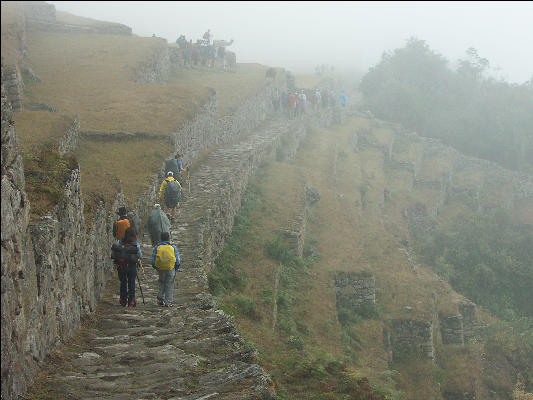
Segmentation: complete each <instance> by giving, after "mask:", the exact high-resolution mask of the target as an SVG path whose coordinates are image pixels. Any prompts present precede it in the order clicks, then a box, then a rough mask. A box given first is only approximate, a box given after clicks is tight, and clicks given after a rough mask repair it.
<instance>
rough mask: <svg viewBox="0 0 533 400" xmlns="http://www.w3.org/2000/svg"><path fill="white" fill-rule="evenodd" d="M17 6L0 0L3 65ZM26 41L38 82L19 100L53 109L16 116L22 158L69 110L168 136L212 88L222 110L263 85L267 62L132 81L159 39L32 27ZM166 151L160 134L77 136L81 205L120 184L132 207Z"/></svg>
mask: <svg viewBox="0 0 533 400" xmlns="http://www.w3.org/2000/svg"><path fill="white" fill-rule="evenodd" d="M19 6H20V5H19V4H18V3H15V2H11V3H8V4H7V5H6V4H5V2H2V56H3V57H4V59H5V60H6V61H11V62H15V61H16V60H17V57H19V56H18V53H17V46H18V45H17V42H16V37H17V32H18V31H19V30H20V27H21V24H20V23H19V22H20V18H21V15H22V14H21V9H20V7H19ZM4 11H5V12H4ZM57 19H58V21H62V22H66V23H70V24H100V23H102V24H107V23H105V22H102V21H96V20H90V19H86V18H83V17H78V16H74V15H71V14H68V13H62V12H58V13H57ZM4 39H5V40H4ZM26 43H27V47H28V64H29V65H31V66H32V68H33V69H34V71H35V72H36V74H37V75H38V76H39V77H40V79H41V82H39V83H34V82H25V87H24V101H25V102H40V103H47V104H50V105H52V106H54V107H56V108H58V109H59V111H60V112H59V113H57V114H56V113H46V112H35V111H24V112H21V113H17V114H15V117H14V119H15V122H16V126H17V132H18V134H19V136H20V138H21V143H22V146H23V149H24V150H23V151H24V152H25V153H26V154H27V155H29V156H30V157H31V154H30V153H28V152H30V151H33V153H35V154H36V153H38V152H39V149H40V147H42V146H43V145H44V144H47V145H49V147H50V148H53V147H54V146H56V145H57V143H58V141H59V139H60V138H61V136H62V135H63V133H64V131H65V129H64V128H66V126H68V124H66V121H71V120H72V119H73V118H74V116H75V115H78V116H79V120H80V127H81V130H82V131H90V130H95V131H104V132H110V133H113V132H152V133H162V134H165V135H166V134H169V133H173V132H177V131H178V130H179V128H180V126H181V125H182V124H183V123H184V122H186V121H187V120H189V119H191V118H192V117H193V116H194V115H195V114H196V113H197V112H198V110H199V108H200V106H201V105H202V104H203V103H204V102H205V100H206V99H207V97H208V95H209V89H210V88H214V89H215V90H216V91H217V93H218V102H219V111H220V114H221V115H224V114H227V113H230V112H231V111H232V110H233V109H235V108H236V107H237V106H238V105H239V104H241V103H242V102H243V100H244V99H246V98H247V97H249V96H250V95H251V94H253V93H255V92H257V90H258V89H260V88H261V87H262V86H263V85H264V84H265V82H264V73H265V70H266V69H267V67H265V66H261V65H258V64H238V65H237V69H236V73H234V74H231V73H221V72H212V71H197V70H182V69H174V70H173V71H172V72H171V77H170V80H169V83H168V84H142V83H136V82H133V81H132V80H131V78H132V76H133V69H134V68H135V67H136V66H137V65H138V64H139V63H142V62H143V61H145V60H146V59H148V58H149V57H150V55H151V54H152V53H153V52H154V51H157V49H158V48H159V47H160V46H166V45H167V44H166V41H164V40H162V39H159V38H142V37H138V36H122V35H96V34H65V33H49V32H31V31H30V32H27V35H26ZM172 150H173V149H172V148H171V146H170V145H169V142H168V139H166V138H164V137H161V138H153V139H131V140H127V141H124V140H122V141H118V140H104V139H92V138H82V139H81V141H80V146H79V147H78V151H77V154H76V158H77V159H78V161H79V163H80V167H81V173H82V186H83V187H82V192H83V195H84V199H85V203H86V211H91V210H92V209H93V208H94V206H95V204H96V202H97V201H98V200H99V199H104V200H106V202H107V204H108V205H109V204H110V203H111V202H112V199H113V197H114V194H115V192H116V190H117V188H118V186H119V180H121V181H122V187H123V190H124V192H125V196H126V201H127V203H129V204H132V203H133V202H134V201H135V199H136V197H137V196H138V195H139V194H140V193H141V192H142V191H143V190H144V189H145V187H146V185H145V184H146V183H147V182H149V180H150V179H151V178H152V176H153V174H154V173H155V172H156V171H157V170H158V169H159V167H160V166H161V163H162V161H163V159H164V158H165V157H167V156H168V155H169V154H170V153H171V152H172ZM30 191H31V188H30ZM33 194H34V195H35V196H33ZM33 194H30V198H31V196H33V200H34V201H40V200H44V199H40V197H43V196H46V193H42V192H39V193H33ZM49 200H50V199H49ZM45 203H46V202H45ZM47 203H50V202H48V201H47ZM50 204H52V203H50ZM35 211H38V212H40V213H41V212H45V211H46V210H45V208H39V209H38V210H37V209H36V210H35Z"/></svg>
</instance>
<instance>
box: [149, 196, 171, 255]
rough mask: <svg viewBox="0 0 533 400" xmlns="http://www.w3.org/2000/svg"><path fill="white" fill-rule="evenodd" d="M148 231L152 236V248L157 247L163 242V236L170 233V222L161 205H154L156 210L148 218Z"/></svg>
mask: <svg viewBox="0 0 533 400" xmlns="http://www.w3.org/2000/svg"><path fill="white" fill-rule="evenodd" d="M146 230H147V231H148V234H149V235H150V240H151V241H152V246H155V245H156V244H157V243H159V240H161V234H162V233H163V232H170V221H169V220H168V217H167V215H166V214H165V213H164V212H163V210H161V206H160V205H159V204H154V208H153V210H152V212H151V213H150V215H149V216H148V221H147V222H146Z"/></svg>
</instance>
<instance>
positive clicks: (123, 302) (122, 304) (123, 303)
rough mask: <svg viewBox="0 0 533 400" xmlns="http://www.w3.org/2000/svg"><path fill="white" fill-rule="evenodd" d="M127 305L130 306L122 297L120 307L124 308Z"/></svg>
mask: <svg viewBox="0 0 533 400" xmlns="http://www.w3.org/2000/svg"><path fill="white" fill-rule="evenodd" d="M126 304H128V302H127V301H126V300H125V299H123V298H122V297H121V298H120V305H121V306H122V307H125V306H126Z"/></svg>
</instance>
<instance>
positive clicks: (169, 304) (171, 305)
mask: <svg viewBox="0 0 533 400" xmlns="http://www.w3.org/2000/svg"><path fill="white" fill-rule="evenodd" d="M165 307H174V305H173V304H172V303H167V302H165Z"/></svg>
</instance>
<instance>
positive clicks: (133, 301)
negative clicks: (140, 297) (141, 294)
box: [128, 299, 137, 307]
mask: <svg viewBox="0 0 533 400" xmlns="http://www.w3.org/2000/svg"><path fill="white" fill-rule="evenodd" d="M136 306H137V301H135V299H133V300H132V301H130V304H128V307H136Z"/></svg>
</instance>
